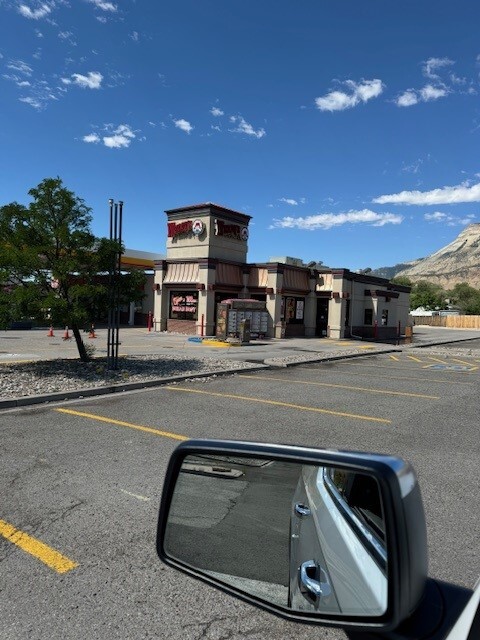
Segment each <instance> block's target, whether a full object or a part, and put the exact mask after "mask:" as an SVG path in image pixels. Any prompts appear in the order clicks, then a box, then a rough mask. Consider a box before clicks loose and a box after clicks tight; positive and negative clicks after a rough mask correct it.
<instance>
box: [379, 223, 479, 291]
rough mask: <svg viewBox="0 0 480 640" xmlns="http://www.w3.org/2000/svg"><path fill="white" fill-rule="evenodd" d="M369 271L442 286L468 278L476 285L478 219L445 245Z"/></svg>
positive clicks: (467, 280)
mask: <svg viewBox="0 0 480 640" xmlns="http://www.w3.org/2000/svg"><path fill="white" fill-rule="evenodd" d="M372 275H378V276H381V277H383V278H389V279H391V278H393V277H395V276H406V277H407V278H410V280H412V282H418V281H419V280H428V281H429V282H434V283H436V284H439V285H440V286H442V287H443V288H444V289H452V288H453V287H454V286H455V285H456V284H458V283H459V282H468V284H470V285H471V286H472V287H475V288H476V289H480V223H474V224H470V225H469V226H468V227H465V229H463V230H462V232H461V233H460V234H459V235H458V236H457V237H456V238H455V240H453V241H452V242H450V244H447V245H446V246H445V247H442V248H441V249H438V250H437V251H435V252H434V253H432V254H431V255H429V256H427V257H426V258H419V259H418V260H412V261H410V262H402V263H399V264H397V265H394V266H392V267H380V268H379V269H374V270H373V271H372Z"/></svg>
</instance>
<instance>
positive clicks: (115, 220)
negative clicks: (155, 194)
mask: <svg viewBox="0 0 480 640" xmlns="http://www.w3.org/2000/svg"><path fill="white" fill-rule="evenodd" d="M108 204H109V206H110V240H111V241H113V242H114V243H115V244H116V245H117V247H118V249H117V251H115V253H114V254H113V255H112V261H111V263H110V268H109V272H108V292H109V305H108V333H107V367H108V368H109V369H118V347H119V345H120V340H119V338H120V277H121V259H122V218H123V202H122V201H121V200H119V201H118V203H117V202H115V203H114V201H113V199H112V198H110V200H109V201H108Z"/></svg>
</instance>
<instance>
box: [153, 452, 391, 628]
mask: <svg viewBox="0 0 480 640" xmlns="http://www.w3.org/2000/svg"><path fill="white" fill-rule="evenodd" d="M164 547H165V552H166V554H167V555H169V556H171V557H173V558H175V559H177V560H179V561H180V562H182V563H183V564H186V565H188V566H190V567H192V568H193V569H196V570H197V571H198V572H200V573H202V574H205V575H208V576H210V577H212V578H215V580H217V581H220V582H222V583H224V584H226V585H229V586H233V587H235V588H236V589H238V590H240V591H242V592H244V593H246V594H249V595H250V596H254V597H256V598H260V599H261V600H264V601H266V602H269V603H271V604H275V605H279V606H282V607H284V608H288V609H291V610H294V611H312V612H317V613H331V614H338V613H342V614H344V615H357V616H380V615H382V614H383V613H385V611H386V609H387V591H388V589H387V580H388V574H387V553H386V538H385V522H384V514H383V507H382V499H381V494H380V490H379V487H378V483H377V481H376V479H375V478H374V477H373V476H371V475H367V474H362V473H357V472H354V471H352V470H348V469H339V468H332V467H318V466H314V465H302V464H299V463H292V462H281V461H278V460H275V461H270V460H265V459H260V458H244V457H240V456H239V457H231V456H217V455H216V456H208V455H189V456H187V457H186V458H185V460H184V462H183V464H182V467H181V471H180V473H179V476H178V480H177V483H176V486H175V490H174V493H173V497H172V502H171V506H170V512H169V516H168V522H167V527H166V531H165V539H164Z"/></svg>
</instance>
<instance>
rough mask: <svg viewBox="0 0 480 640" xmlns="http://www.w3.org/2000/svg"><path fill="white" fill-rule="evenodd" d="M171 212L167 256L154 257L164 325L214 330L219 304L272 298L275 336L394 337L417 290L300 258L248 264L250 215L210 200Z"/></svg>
mask: <svg viewBox="0 0 480 640" xmlns="http://www.w3.org/2000/svg"><path fill="white" fill-rule="evenodd" d="M165 213H166V215H167V252H166V257H165V258H162V259H159V260H154V267H155V272H154V283H153V287H152V290H153V301H152V302H153V304H152V310H153V315H154V318H155V326H156V328H157V329H158V330H161V331H172V332H180V333H185V334H188V335H215V331H216V319H217V305H218V304H219V303H220V302H222V301H223V300H225V299H235V298H248V299H253V300H258V301H262V302H264V303H265V306H266V310H267V312H268V327H267V335H268V336H269V337H282V336H285V337H290V336H312V337H313V336H319V337H321V336H328V337H331V338H344V337H366V338H373V337H377V338H378V339H388V338H393V337H395V336H396V335H397V333H398V327H399V325H400V327H401V328H402V329H404V328H405V326H406V324H407V320H408V313H409V293H410V288H409V287H405V286H401V285H396V284H393V283H391V282H389V281H388V280H385V279H384V278H378V277H374V276H370V275H366V274H358V273H353V272H351V271H349V270H348V269H330V268H327V267H322V266H321V263H315V262H313V263H309V264H308V265H305V264H304V263H303V261H302V260H301V259H298V258H291V257H285V258H273V259H272V260H271V261H269V262H264V263H248V262H247V249H248V237H249V223H250V220H251V217H250V216H248V215H245V214H243V213H240V212H238V211H233V210H232V209H227V208H225V207H221V206H219V205H216V204H213V203H211V202H207V203H203V204H197V205H192V206H187V207H181V208H178V209H170V210H168V211H166V212H165Z"/></svg>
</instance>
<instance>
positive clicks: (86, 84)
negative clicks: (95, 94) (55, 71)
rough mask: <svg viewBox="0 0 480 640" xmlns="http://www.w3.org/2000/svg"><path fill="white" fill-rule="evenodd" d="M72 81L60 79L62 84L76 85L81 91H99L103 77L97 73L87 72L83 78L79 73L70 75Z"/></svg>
mask: <svg viewBox="0 0 480 640" xmlns="http://www.w3.org/2000/svg"><path fill="white" fill-rule="evenodd" d="M72 78H73V80H70V78H62V79H61V80H62V82H63V84H76V85H77V86H79V87H81V88H82V89H100V87H101V84H102V80H103V76H102V74H101V73H100V72H98V71H89V72H88V75H86V76H83V75H82V74H80V73H72Z"/></svg>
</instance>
